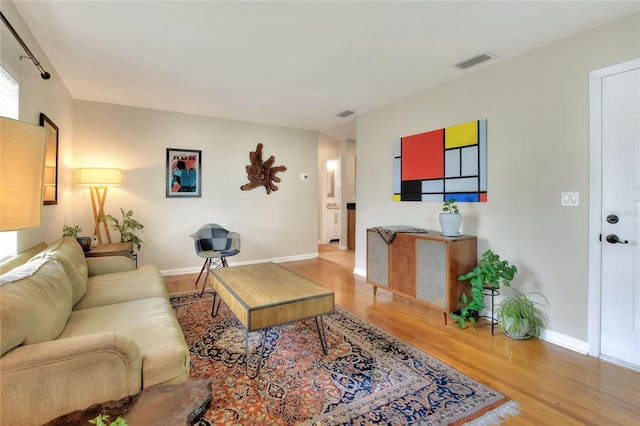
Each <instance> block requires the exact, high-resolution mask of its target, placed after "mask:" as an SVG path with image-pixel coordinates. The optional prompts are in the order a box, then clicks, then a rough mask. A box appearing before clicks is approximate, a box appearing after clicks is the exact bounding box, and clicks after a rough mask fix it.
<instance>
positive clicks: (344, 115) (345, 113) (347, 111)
mask: <svg viewBox="0 0 640 426" xmlns="http://www.w3.org/2000/svg"><path fill="white" fill-rule="evenodd" d="M351 114H353V111H349V110H348V109H345V110H344V111H341V112H339V113H337V114H336V115H337V116H338V117H342V118H345V117H348V116H350V115H351Z"/></svg>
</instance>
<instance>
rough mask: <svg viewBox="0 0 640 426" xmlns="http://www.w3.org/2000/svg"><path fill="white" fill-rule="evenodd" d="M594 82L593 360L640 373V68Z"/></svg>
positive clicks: (607, 71)
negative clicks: (600, 360)
mask: <svg viewBox="0 0 640 426" xmlns="http://www.w3.org/2000/svg"><path fill="white" fill-rule="evenodd" d="M589 79H590V89H589V90H590V113H591V117H590V151H591V152H590V160H591V166H590V167H591V170H590V205H589V213H590V219H589V231H590V233H589V354H590V355H592V356H597V357H600V358H602V359H604V360H607V361H611V362H614V363H616V364H619V365H622V366H625V367H628V368H631V369H634V370H638V371H640V247H639V243H640V60H634V61H629V62H626V63H623V64H619V65H615V66H612V67H607V68H604V69H601V70H597V71H593V72H592V73H590V77H589Z"/></svg>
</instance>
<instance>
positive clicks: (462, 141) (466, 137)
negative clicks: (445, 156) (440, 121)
mask: <svg viewBox="0 0 640 426" xmlns="http://www.w3.org/2000/svg"><path fill="white" fill-rule="evenodd" d="M477 144H478V122H477V121H470V122H468V123H464V124H458V125H456V126H451V127H445V128H444V147H445V149H449V148H460V147H463V146H470V145H477Z"/></svg>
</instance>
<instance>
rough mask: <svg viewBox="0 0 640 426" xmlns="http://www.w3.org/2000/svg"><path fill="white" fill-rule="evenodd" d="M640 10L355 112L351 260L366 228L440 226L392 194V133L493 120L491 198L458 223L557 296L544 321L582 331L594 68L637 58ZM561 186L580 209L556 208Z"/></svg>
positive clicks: (529, 286)
mask: <svg viewBox="0 0 640 426" xmlns="http://www.w3.org/2000/svg"><path fill="white" fill-rule="evenodd" d="M638 28H640V15H637V14H636V15H633V16H631V17H627V18H625V19H622V20H620V21H617V22H614V23H611V24H608V25H606V26H603V27H601V28H597V29H594V30H592V31H589V32H586V33H582V34H580V35H578V36H575V37H572V38H569V39H566V40H563V41H560V42H558V43H555V44H552V45H549V46H546V47H543V48H540V49H537V50H534V51H532V52H529V53H527V54H524V55H521V56H519V57H516V58H514V59H511V60H507V61H504V62H500V63H496V64H494V65H492V66H488V67H486V68H484V69H482V70H479V71H477V72H475V73H472V74H470V75H468V76H465V77H462V78H459V79H457V80H455V81H452V82H450V83H447V84H444V85H441V86H439V87H436V88H433V89H430V90H427V91H425V92H424V93H421V94H419V95H417V96H413V97H411V98H408V99H405V100H403V101H401V102H397V103H394V104H392V105H387V106H384V107H382V108H379V109H377V110H374V111H371V112H368V113H364V114H361V115H359V116H358V117H357V135H358V142H357V182H358V192H357V195H356V199H357V235H356V238H357V244H356V269H357V270H359V271H366V232H365V231H366V228H369V227H374V226H380V225H397V224H404V225H413V226H419V227H425V228H428V229H439V225H438V219H437V217H438V213H439V212H440V209H441V205H440V204H439V203H420V202H416V203H409V202H404V203H394V202H393V201H392V192H393V189H392V155H393V154H392V153H393V151H392V140H393V139H394V138H397V137H401V136H407V135H412V134H416V133H420V132H425V131H428V130H433V129H438V128H442V127H446V126H451V125H455V124H460V123H464V122H467V121H472V120H477V119H484V118H486V119H487V120H488V179H489V181H488V202H487V203H463V204H462V205H461V213H462V214H463V225H462V231H463V232H464V233H467V234H473V235H477V236H478V253H479V255H480V254H481V253H483V252H484V251H485V250H487V249H489V248H490V249H492V250H494V251H495V252H496V253H498V254H500V255H501V256H502V257H503V258H506V259H508V260H510V261H511V262H513V263H515V264H516V265H518V268H519V270H520V274H519V276H518V277H517V279H516V281H515V285H516V286H518V287H519V288H520V289H522V290H524V291H527V292H530V291H541V292H542V293H544V294H545V295H546V296H547V298H548V299H549V302H550V309H549V310H548V313H549V319H550V322H549V326H548V328H549V330H552V331H554V332H556V333H559V334H561V335H565V336H568V337H570V338H573V339H578V340H580V341H586V338H587V315H588V312H587V266H588V265H587V262H588V258H587V254H588V253H587V243H588V234H587V231H588V201H589V200H588V194H589V192H588V189H589V186H588V185H589V175H588V173H589V164H588V159H589V157H588V155H589V132H588V131H589V121H588V119H589V108H588V105H589V103H588V99H589V98H588V96H589V93H588V77H589V72H590V71H592V70H595V69H598V68H602V67H605V66H608V65H612V64H615V63H620V62H624V61H627V60H630V59H633V58H637V57H640V39H639V37H638V35H639V34H638ZM563 191H571V192H579V193H580V206H579V207H572V208H568V207H561V206H560V194H561V192H563Z"/></svg>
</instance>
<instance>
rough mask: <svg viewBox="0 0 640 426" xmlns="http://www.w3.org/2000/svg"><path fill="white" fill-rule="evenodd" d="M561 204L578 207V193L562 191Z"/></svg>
mask: <svg viewBox="0 0 640 426" xmlns="http://www.w3.org/2000/svg"><path fill="white" fill-rule="evenodd" d="M561 204H562V206H563V207H578V206H579V205H580V193H578V192H563V193H562V201H561Z"/></svg>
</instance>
